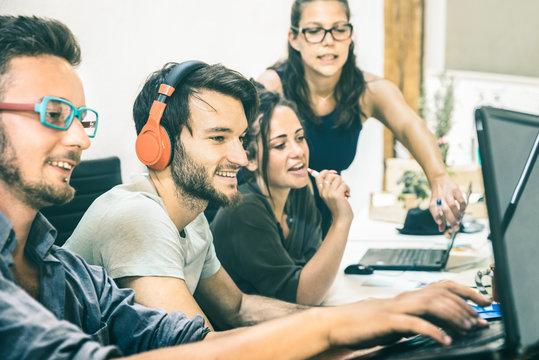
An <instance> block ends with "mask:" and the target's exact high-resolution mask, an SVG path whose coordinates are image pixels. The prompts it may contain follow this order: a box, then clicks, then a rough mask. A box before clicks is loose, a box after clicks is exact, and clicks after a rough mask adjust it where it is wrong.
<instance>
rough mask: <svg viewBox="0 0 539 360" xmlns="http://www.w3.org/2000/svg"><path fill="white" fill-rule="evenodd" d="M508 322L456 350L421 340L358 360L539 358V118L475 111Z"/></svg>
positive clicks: (457, 344) (477, 333)
mask: <svg viewBox="0 0 539 360" xmlns="http://www.w3.org/2000/svg"><path fill="white" fill-rule="evenodd" d="M475 118H476V128H477V136H478V140H479V148H480V155H481V161H482V172H483V181H484V185H485V197H486V203H487V211H488V216H489V226H490V233H491V239H492V247H493V253H494V259H495V265H496V288H497V289H498V296H499V299H500V308H501V312H502V319H499V320H494V321H492V322H491V323H490V326H489V327H488V328H484V329H477V330H474V331H472V332H471V333H469V334H467V335H466V336H464V337H461V338H454V339H453V343H452V344H451V345H450V346H445V347H444V346H440V345H439V344H437V343H436V342H434V341H433V340H431V339H429V338H427V337H424V336H420V335H419V336H416V337H413V338H411V339H408V340H405V341H402V342H399V343H397V344H394V345H390V346H386V347H384V348H382V349H381V350H378V351H376V352H371V353H370V354H367V355H364V356H360V357H358V358H357V359H416V360H419V359H444V358H446V359H448V358H459V359H462V358H466V359H486V358H489V359H490V358H496V359H499V358H503V359H506V358H517V357H518V358H521V357H522V358H526V359H532V358H534V359H535V358H539V326H538V324H539V286H538V282H537V274H536V271H535V268H536V265H535V264H536V263H537V260H538V259H539V221H538V216H537V212H538V210H539V205H538V204H539V166H536V164H535V162H536V159H537V156H538V155H537V154H538V153H539V116H537V115H530V114H524V113H519V112H515V111H511V110H506V109H498V108H493V107H481V108H479V109H477V110H476V112H475Z"/></svg>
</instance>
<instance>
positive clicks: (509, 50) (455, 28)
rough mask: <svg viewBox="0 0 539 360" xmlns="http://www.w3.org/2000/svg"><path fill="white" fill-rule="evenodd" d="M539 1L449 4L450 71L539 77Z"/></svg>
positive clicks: (455, 0) (488, 0) (452, 0)
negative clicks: (538, 16)
mask: <svg viewBox="0 0 539 360" xmlns="http://www.w3.org/2000/svg"><path fill="white" fill-rule="evenodd" d="M538 13H539V2H538V1H536V0H512V1H507V0H474V1H469V0H450V1H447V41H446V42H445V43H446V65H447V68H448V69H453V70H466V71H480V72H488V73H497V74H507V75H516V76H527V77H539V67H538V66H537V64H539V21H538V19H537V14H538Z"/></svg>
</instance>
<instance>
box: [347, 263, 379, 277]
mask: <svg viewBox="0 0 539 360" xmlns="http://www.w3.org/2000/svg"><path fill="white" fill-rule="evenodd" d="M373 271H374V269H373V268H372V267H370V266H368V265H363V264H352V265H348V266H347V267H346V269H344V273H345V274H353V275H370V274H372V272H373Z"/></svg>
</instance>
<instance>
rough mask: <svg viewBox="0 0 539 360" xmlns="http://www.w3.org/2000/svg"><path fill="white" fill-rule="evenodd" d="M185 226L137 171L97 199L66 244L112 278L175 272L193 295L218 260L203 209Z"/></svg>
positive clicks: (145, 178) (171, 273)
mask: <svg viewBox="0 0 539 360" xmlns="http://www.w3.org/2000/svg"><path fill="white" fill-rule="evenodd" d="M184 231H185V237H182V236H181V235H180V232H179V231H178V229H177V228H176V226H175V225H174V223H173V222H172V220H171V219H170V218H169V216H168V213H167V211H166V209H165V206H164V204H163V201H162V200H161V198H160V197H159V195H157V193H156V191H155V189H154V188H153V186H152V185H151V183H150V182H149V180H148V179H147V177H145V176H140V177H137V178H136V179H135V180H134V181H133V182H132V183H129V184H122V185H118V186H116V187H114V188H113V189H111V190H109V191H108V192H106V193H105V194H103V195H101V196H100V197H99V198H97V199H96V200H95V201H94V202H93V203H92V205H91V206H90V208H89V209H88V210H87V211H86V213H85V214H84V216H83V217H82V219H81V221H80V223H79V224H78V226H77V228H76V229H75V231H74V232H73V234H72V235H71V237H70V238H69V239H68V240H67V241H66V243H65V245H64V247H66V248H67V249H69V250H71V251H74V252H76V253H78V254H79V255H81V256H82V257H83V258H84V259H85V260H86V261H87V262H89V263H90V264H95V265H101V266H103V267H105V269H106V270H107V272H108V274H109V275H110V276H111V277H113V278H115V279H117V278H121V277H125V276H168V277H176V278H180V279H183V280H185V283H186V284H187V287H188V288H189V291H190V292H191V294H193V293H194V292H195V290H196V287H197V285H198V282H199V280H201V279H205V278H208V277H210V276H212V275H214V274H215V273H216V272H217V271H218V270H219V268H220V267H221V264H220V262H219V260H218V259H217V257H216V255H215V249H214V246H213V240H212V234H211V231H210V228H209V225H208V221H207V220H206V218H205V216H204V214H203V213H201V214H200V215H199V216H197V217H196V218H195V219H194V220H193V221H192V222H191V223H190V224H189V225H187V226H186V227H185V229H184Z"/></svg>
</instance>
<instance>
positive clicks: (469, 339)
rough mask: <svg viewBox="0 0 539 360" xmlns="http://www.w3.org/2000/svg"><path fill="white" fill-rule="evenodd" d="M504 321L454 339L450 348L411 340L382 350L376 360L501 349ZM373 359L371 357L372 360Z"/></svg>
mask: <svg viewBox="0 0 539 360" xmlns="http://www.w3.org/2000/svg"><path fill="white" fill-rule="evenodd" d="M504 340H505V339H504V330H503V323H502V321H493V322H491V323H490V326H489V327H488V328H482V329H476V330H473V331H471V332H469V333H468V334H466V336H463V337H459V338H453V342H452V343H451V345H449V346H442V345H440V344H439V343H438V342H436V341H434V340H432V339H431V338H429V337H427V336H422V335H418V336H415V337H413V338H411V339H408V340H405V341H402V342H399V343H397V344H394V345H390V346H387V347H385V348H384V349H382V350H381V351H380V352H379V353H378V354H377V355H378V356H376V357H373V358H375V359H432V358H443V357H451V356H457V355H462V354H469V353H473V352H480V351H481V350H483V351H484V350H486V349H487V348H488V349H497V348H501V347H502V345H503V343H504ZM370 358H371V357H369V359H370Z"/></svg>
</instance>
